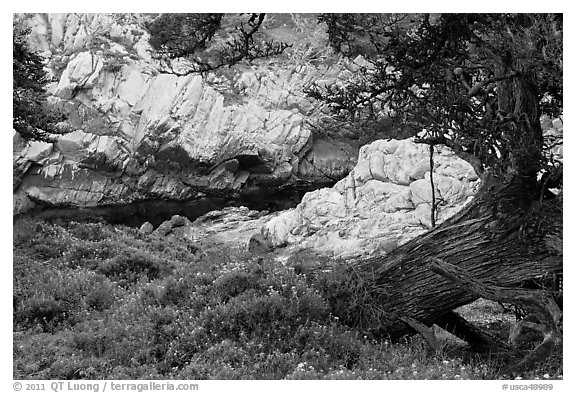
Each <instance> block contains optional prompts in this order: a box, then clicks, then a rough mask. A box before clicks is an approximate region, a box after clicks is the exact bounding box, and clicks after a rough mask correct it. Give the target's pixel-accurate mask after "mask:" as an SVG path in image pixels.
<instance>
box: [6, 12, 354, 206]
mask: <svg viewBox="0 0 576 393" xmlns="http://www.w3.org/2000/svg"><path fill="white" fill-rule="evenodd" d="M22 18H24V25H25V26H27V27H30V28H31V29H32V35H31V37H30V43H31V45H32V46H33V47H35V48H37V49H39V50H41V51H42V52H43V54H44V55H46V57H47V58H48V63H47V67H48V68H49V69H50V72H51V74H52V75H53V77H54V79H55V82H54V83H53V84H52V85H51V86H50V92H51V94H52V97H51V100H52V101H53V102H54V103H55V105H57V106H59V107H61V108H63V110H65V111H66V112H68V113H69V119H68V122H69V123H70V125H71V126H72V128H73V129H75V130H76V131H74V132H72V133H70V134H68V135H64V136H61V137H60V138H59V140H58V141H57V142H56V143H54V144H53V145H52V147H51V148H47V147H46V148H43V147H42V146H40V145H38V144H37V143H36V142H32V143H28V144H26V143H23V142H22V141H20V140H17V141H16V140H15V144H14V157H15V159H14V168H15V171H14V172H15V188H17V190H16V194H15V198H14V200H15V211H17V212H18V211H21V210H22V209H23V208H24V207H26V206H30V204H31V203H33V202H40V203H44V204H49V205H59V204H70V205H73V206H93V205H98V204H109V203H123V202H130V201H134V200H142V199H153V198H169V199H185V198H193V197H194V196H196V195H198V194H200V193H217V194H220V195H222V194H225V195H234V194H235V193H238V192H240V191H242V190H243V189H244V188H258V187H278V186H283V185H290V184H295V183H297V182H299V181H313V182H317V183H318V182H319V183H322V182H324V183H328V182H330V181H331V179H334V178H336V179H338V178H342V177H343V176H345V175H346V173H348V171H349V170H350V169H351V168H352V167H353V165H354V163H355V157H356V151H355V149H354V147H353V146H350V145H345V144H342V143H338V142H334V141H329V140H321V141H319V140H315V138H314V137H313V135H312V132H311V130H310V128H309V127H308V126H307V121H308V120H309V119H310V118H311V116H313V114H314V112H315V111H316V110H317V109H318V103H316V102H312V101H311V99H309V98H307V97H306V96H305V94H304V93H303V88H304V86H306V85H307V84H309V83H311V81H313V80H316V79H319V78H323V79H327V80H334V79H335V78H337V77H338V75H339V73H340V72H341V71H340V68H338V67H332V68H328V67H326V66H312V65H310V64H300V65H297V64H295V63H291V64H290V65H287V66H270V65H267V63H265V62H262V63H261V64H260V65H254V66H243V67H236V68H232V69H227V70H225V71H222V72H220V73H218V74H210V75H208V76H207V77H205V78H203V77H201V76H200V75H192V74H191V75H187V76H176V75H171V74H163V73H159V72H158V65H157V63H156V62H155V61H154V60H152V59H151V54H150V47H149V45H148V38H149V37H148V33H147V32H146V31H145V29H144V28H143V27H142V26H143V20H144V19H145V18H144V17H143V16H140V15H120V14H117V15H110V14H90V15H89V14H48V15H46V14H36V15H34V16H32V17H30V16H27V17H22ZM348 72H349V71H348ZM38 149H39V150H40V151H41V152H42V154H39V152H38V151H37V150H38Z"/></svg>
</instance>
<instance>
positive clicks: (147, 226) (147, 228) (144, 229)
mask: <svg viewBox="0 0 576 393" xmlns="http://www.w3.org/2000/svg"><path fill="white" fill-rule="evenodd" d="M139 231H140V233H142V234H144V235H149V234H151V233H152V232H153V231H154V227H153V226H152V224H151V223H150V222H148V221H146V222H145V223H144V224H142V225H141V226H140V229H139Z"/></svg>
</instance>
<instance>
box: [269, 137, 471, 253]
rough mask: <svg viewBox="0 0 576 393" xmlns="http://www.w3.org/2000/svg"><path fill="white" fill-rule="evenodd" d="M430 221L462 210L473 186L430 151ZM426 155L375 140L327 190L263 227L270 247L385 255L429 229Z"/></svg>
mask: <svg viewBox="0 0 576 393" xmlns="http://www.w3.org/2000/svg"><path fill="white" fill-rule="evenodd" d="M434 163H435V165H434V171H433V175H432V176H433V180H434V185H435V198H436V202H437V211H436V222H441V221H443V220H445V219H446V218H448V217H449V216H451V215H453V214H454V213H455V212H457V211H458V210H459V209H461V208H462V207H463V206H464V205H465V204H466V202H467V201H469V200H470V199H471V198H472V197H473V195H474V192H475V188H476V186H477V184H478V182H479V180H478V177H477V175H476V174H475V172H474V170H473V169H472V167H471V166H470V165H469V164H468V163H467V162H465V161H463V160H461V159H459V158H458V157H456V156H455V155H454V154H453V153H452V152H451V151H449V150H448V149H446V148H443V147H436V148H435V154H434ZM431 205H432V191H431V183H430V166H429V151H428V147H427V146H425V145H418V144H415V143H414V142H412V141H410V140H402V141H397V140H389V141H386V140H379V141H375V142H373V143H371V144H369V145H366V146H364V147H362V148H361V149H360V154H359V158H358V164H357V165H356V167H355V168H354V169H353V170H352V171H351V172H350V174H349V175H348V176H347V177H346V178H344V179H342V180H340V181H339V182H338V183H336V185H335V186H334V187H332V188H323V189H320V190H316V191H313V192H310V193H307V194H306V195H305V196H304V198H303V199H302V202H301V203H300V204H299V205H298V206H297V207H296V208H294V209H290V210H288V211H285V212H283V213H281V214H279V215H278V216H276V217H274V218H272V219H271V220H270V221H268V222H267V223H266V224H265V225H264V227H263V234H264V236H265V238H267V239H268V240H269V241H271V242H272V243H273V244H274V245H276V246H282V245H294V244H297V245H298V247H303V248H313V249H314V250H315V251H317V252H321V253H324V254H330V255H338V256H348V257H350V256H356V255H358V254H361V253H364V254H371V253H375V252H378V253H385V252H387V251H390V250H392V249H393V248H395V247H396V246H397V245H399V244H401V243H403V242H405V241H407V240H408V239H410V238H413V237H415V236H417V235H419V234H421V233H423V232H425V231H427V230H429V229H430V228H431Z"/></svg>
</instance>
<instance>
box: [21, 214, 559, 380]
mask: <svg viewBox="0 0 576 393" xmlns="http://www.w3.org/2000/svg"><path fill="white" fill-rule="evenodd" d="M199 247H200V245H197V244H190V243H188V242H187V241H185V240H177V241H174V242H168V241H166V240H165V239H160V238H157V237H155V236H154V235H143V234H141V233H139V232H138V231H137V230H135V229H133V228H124V227H116V228H114V227H112V226H109V225H106V224H103V223H75V222H60V223H57V224H49V223H46V222H42V221H34V220H21V221H18V222H17V223H16V224H15V226H14V378H16V379H26V378H29V379H60V380H63V379H209V378H215V379H281V378H287V379H496V378H511V377H512V376H510V375H505V374H502V373H501V371H500V370H501V367H502V365H503V364H504V363H505V362H507V361H508V360H509V359H505V358H498V357H493V358H492V359H491V360H487V359H484V358H482V357H480V356H479V355H474V354H471V353H469V352H466V351H465V350H464V349H462V348H461V347H459V346H458V345H457V344H454V343H451V342H450V341H449V340H447V341H446V344H445V346H444V347H443V348H442V349H441V350H438V351H431V350H430V349H428V348H427V346H426V343H425V342H424V340H423V339H422V338H421V337H419V336H414V337H411V338H409V339H407V340H405V341H403V342H400V343H389V342H388V341H381V340H375V339H373V338H370V337H369V335H367V334H366V333H364V332H361V331H359V330H357V329H355V328H352V327H351V326H352V325H353V322H354V321H353V318H354V315H353V314H354V310H353V308H350V305H351V303H350V296H349V295H350V289H349V288H348V287H347V284H346V282H347V280H346V277H345V276H344V275H343V270H342V269H339V268H338V263H333V264H332V265H330V266H327V265H326V264H327V263H328V261H321V260H316V263H314V258H309V257H307V256H306V255H299V256H297V257H296V258H297V259H298V260H296V261H291V262H290V264H287V265H286V266H285V265H283V264H281V263H278V262H276V261H274V260H273V259H266V258H262V257H257V256H253V255H250V254H249V253H245V252H237V251H234V250H228V249H222V248H221V247H220V246H219V245H218V246H217V245H207V244H204V245H202V246H201V249H202V250H201V251H199ZM302 266H305V268H302ZM298 267H301V268H298ZM468 312H473V310H472V311H471V310H469V311H468ZM482 312H483V313H486V312H487V311H486V309H483V310H482ZM561 361H562V360H561V358H560V359H558V358H551V360H549V361H548V362H547V363H546V364H543V365H541V366H540V367H539V368H538V369H536V370H534V371H533V372H531V373H526V374H523V375H521V376H520V377H521V378H529V379H534V378H544V377H543V376H544V375H547V376H548V378H551V379H553V378H558V376H559V375H561V374H562V363H561Z"/></svg>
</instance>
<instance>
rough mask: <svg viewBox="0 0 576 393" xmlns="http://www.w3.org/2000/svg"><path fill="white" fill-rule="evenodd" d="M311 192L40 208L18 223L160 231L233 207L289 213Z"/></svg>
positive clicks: (292, 190)
mask: <svg viewBox="0 0 576 393" xmlns="http://www.w3.org/2000/svg"><path fill="white" fill-rule="evenodd" d="M308 191H311V189H289V190H286V189H285V190H281V191H278V190H273V191H269V192H266V191H262V190H260V191H258V192H254V193H250V194H244V195H241V196H240V197H238V198H223V197H202V198H200V199H196V200H191V201H171V200H149V201H140V202H133V203H128V204H119V205H105V206H97V207H84V208H74V207H49V208H38V207H37V208H35V209H32V210H30V211H28V212H26V213H23V214H21V215H19V216H15V217H14V220H18V219H19V218H21V217H37V218H42V219H45V220H48V221H53V220H71V221H72V220H73V221H105V222H108V223H110V224H113V225H126V226H130V227H140V226H141V225H142V224H143V223H145V222H146V221H148V222H150V223H151V224H152V225H153V226H154V227H155V228H156V227H157V226H158V225H160V224H161V223H162V222H164V221H166V220H169V219H170V218H171V217H172V216H173V215H175V214H177V215H180V216H184V217H187V218H188V219H189V220H191V221H194V220H195V219H196V218H198V217H200V216H202V215H204V214H206V213H208V212H210V211H213V210H219V209H222V208H225V207H229V206H236V207H239V206H246V207H248V208H249V209H251V210H258V211H263V210H268V211H270V212H273V211H279V210H286V209H290V208H292V207H294V206H296V205H297V204H298V203H299V202H300V200H301V199H302V197H303V196H304V194H305V193H306V192H308Z"/></svg>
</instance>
